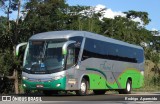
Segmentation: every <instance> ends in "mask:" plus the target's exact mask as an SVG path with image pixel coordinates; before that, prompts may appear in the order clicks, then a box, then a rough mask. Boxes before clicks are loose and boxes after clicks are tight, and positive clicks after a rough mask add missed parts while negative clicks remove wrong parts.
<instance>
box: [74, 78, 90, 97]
mask: <svg viewBox="0 0 160 104" xmlns="http://www.w3.org/2000/svg"><path fill="white" fill-rule="evenodd" d="M76 94H77V95H80V96H84V95H87V94H88V81H86V80H85V79H84V78H83V79H82V81H81V86H80V90H78V91H76Z"/></svg>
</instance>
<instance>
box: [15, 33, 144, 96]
mask: <svg viewBox="0 0 160 104" xmlns="http://www.w3.org/2000/svg"><path fill="white" fill-rule="evenodd" d="M25 44H26V43H22V44H19V45H18V46H17V55H18V50H19V47H20V46H22V45H25ZM143 79H144V51H143V48H142V47H140V46H136V45H133V44H129V43H126V42H122V41H119V40H115V39H111V38H108V37H105V36H102V35H99V34H95V33H91V32H86V31H52V32H44V33H39V34H36V35H33V36H32V37H30V39H29V41H28V43H27V47H26V50H25V55H24V61H23V69H22V85H23V88H24V89H25V90H36V89H37V90H42V91H43V92H44V94H45V95H52V94H58V91H75V92H76V94H77V95H87V94H88V91H89V90H93V92H94V94H105V92H106V91H107V90H116V91H119V93H120V94H122V93H123V94H130V93H131V90H132V88H140V87H141V86H142V85H143V81H144V80H143Z"/></svg>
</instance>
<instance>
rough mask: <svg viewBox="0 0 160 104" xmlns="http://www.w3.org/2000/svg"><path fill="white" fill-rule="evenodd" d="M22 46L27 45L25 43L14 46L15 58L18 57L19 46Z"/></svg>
mask: <svg viewBox="0 0 160 104" xmlns="http://www.w3.org/2000/svg"><path fill="white" fill-rule="evenodd" d="M24 45H27V42H24V43H20V44H18V45H17V46H16V56H18V55H19V48H20V47H21V46H24Z"/></svg>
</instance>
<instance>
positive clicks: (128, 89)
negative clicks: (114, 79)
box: [124, 80, 132, 94]
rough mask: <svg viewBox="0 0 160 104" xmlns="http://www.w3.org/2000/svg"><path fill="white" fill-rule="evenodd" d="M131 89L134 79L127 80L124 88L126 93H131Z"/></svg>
mask: <svg viewBox="0 0 160 104" xmlns="http://www.w3.org/2000/svg"><path fill="white" fill-rule="evenodd" d="M131 90H132V81H131V80H127V83H126V89H124V93H125V94H131Z"/></svg>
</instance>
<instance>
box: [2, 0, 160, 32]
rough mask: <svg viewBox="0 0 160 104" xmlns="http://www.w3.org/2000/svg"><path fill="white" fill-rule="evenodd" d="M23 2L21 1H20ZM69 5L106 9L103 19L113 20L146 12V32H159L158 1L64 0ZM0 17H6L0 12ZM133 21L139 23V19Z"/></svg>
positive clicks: (159, 14) (159, 8) (159, 2)
mask: <svg viewBox="0 0 160 104" xmlns="http://www.w3.org/2000/svg"><path fill="white" fill-rule="evenodd" d="M22 1H23V0H22ZM66 3H67V4H69V5H71V6H72V5H83V6H93V7H96V9H98V10H99V9H101V8H107V9H106V11H105V17H107V18H113V17H114V16H116V15H121V16H123V17H124V13H123V12H127V11H129V10H135V11H144V12H148V14H149V18H150V19H151V22H150V23H149V24H148V25H147V26H146V28H147V29H148V30H158V31H160V13H159V12H158V11H160V0H66ZM0 16H6V14H4V13H3V12H2V11H0ZM16 16H17V13H15V12H14V13H12V16H11V19H14V18H15V17H16ZM134 21H138V22H141V21H140V20H139V18H136V19H135V20H134Z"/></svg>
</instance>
